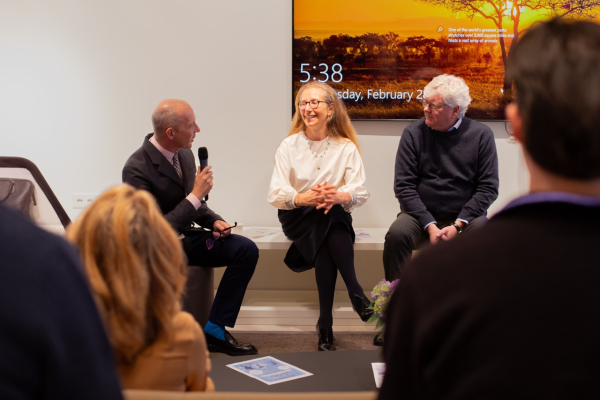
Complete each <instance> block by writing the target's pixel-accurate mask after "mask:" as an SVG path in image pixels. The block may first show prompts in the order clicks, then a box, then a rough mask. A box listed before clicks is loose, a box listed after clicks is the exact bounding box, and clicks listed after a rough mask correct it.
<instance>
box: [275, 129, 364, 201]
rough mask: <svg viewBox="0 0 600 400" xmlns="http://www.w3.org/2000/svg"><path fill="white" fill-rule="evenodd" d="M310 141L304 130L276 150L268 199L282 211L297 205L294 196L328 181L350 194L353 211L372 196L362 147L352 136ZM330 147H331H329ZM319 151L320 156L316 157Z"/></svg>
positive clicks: (285, 140)
mask: <svg viewBox="0 0 600 400" xmlns="http://www.w3.org/2000/svg"><path fill="white" fill-rule="evenodd" d="M327 140H328V139H324V140H321V141H313V140H308V138H307V137H306V135H304V133H303V132H300V133H295V134H293V135H290V136H288V137H286V138H285V139H284V140H283V141H282V142H281V144H280V145H279V148H278V149H277V151H276V152H275V168H273V176H272V177H271V185H270V187H269V195H268V197H267V200H268V201H269V203H271V205H273V206H274V207H277V208H278V209H281V210H291V209H293V208H295V205H294V197H295V196H296V194H298V193H305V192H308V191H309V190H310V189H311V188H312V187H314V186H316V185H317V184H320V183H323V182H327V184H328V185H333V186H335V187H336V188H337V191H339V192H346V193H350V195H351V196H352V201H351V202H350V204H349V205H347V206H345V207H344V209H345V210H346V212H352V210H354V209H355V208H357V207H360V206H362V205H363V204H364V203H365V202H366V201H367V199H368V198H369V196H370V195H369V191H368V190H367V189H366V188H365V186H364V185H365V179H366V178H365V168H364V165H363V162H362V157H361V156H360V153H359V152H358V149H357V148H356V146H355V145H354V143H352V141H351V140H349V139H340V140H334V139H332V138H329V144H328V143H327ZM326 148H327V150H326ZM315 154H316V157H315Z"/></svg>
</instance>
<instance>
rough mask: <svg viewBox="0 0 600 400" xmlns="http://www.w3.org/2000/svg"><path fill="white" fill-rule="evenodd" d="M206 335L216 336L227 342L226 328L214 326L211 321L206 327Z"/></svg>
mask: <svg viewBox="0 0 600 400" xmlns="http://www.w3.org/2000/svg"><path fill="white" fill-rule="evenodd" d="M204 333H206V334H207V335H210V336H214V337H216V338H217V339H220V340H225V328H223V327H222V326H219V325H217V324H213V323H212V322H210V321H208V322H207V323H206V326H205V327H204Z"/></svg>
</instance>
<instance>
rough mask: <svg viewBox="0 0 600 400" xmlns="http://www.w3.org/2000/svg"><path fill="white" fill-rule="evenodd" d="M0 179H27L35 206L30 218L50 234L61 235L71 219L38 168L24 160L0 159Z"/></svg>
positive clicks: (19, 158)
mask: <svg viewBox="0 0 600 400" xmlns="http://www.w3.org/2000/svg"><path fill="white" fill-rule="evenodd" d="M0 178H15V179H27V180H29V181H31V182H32V183H33V184H34V186H35V189H34V195H35V199H36V204H35V205H34V206H33V207H32V210H31V218H32V219H33V221H34V222H35V223H36V224H37V225H38V226H40V227H41V228H44V229H46V230H48V231H50V232H52V233H56V234H59V235H63V234H64V233H65V228H66V227H67V225H69V224H70V223H71V219H70V218H69V216H68V215H67V212H66V211H65V209H64V208H63V207H62V205H61V204H60V202H59V201H58V199H57V198H56V195H55V194H54V192H53V191H52V189H50V185H48V182H46V179H44V176H43V175H42V173H41V172H40V170H39V169H38V167H37V166H36V165H35V164H34V163H33V162H31V161H29V160H28V159H26V158H21V157H0Z"/></svg>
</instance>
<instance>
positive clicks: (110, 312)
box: [67, 184, 186, 364]
mask: <svg viewBox="0 0 600 400" xmlns="http://www.w3.org/2000/svg"><path fill="white" fill-rule="evenodd" d="M67 238H68V239H69V240H70V241H71V242H72V243H74V244H75V246H76V247H77V248H78V250H79V254H80V256H81V258H82V260H83V263H84V265H85V268H86V270H87V274H88V277H89V280H90V285H91V287H92V290H93V292H94V293H95V295H96V298H97V301H98V305H99V308H100V311H101V313H102V314H103V316H104V320H105V323H106V326H107V330H108V337H109V339H110V342H111V344H112V347H113V349H114V352H115V355H116V358H117V361H118V362H119V363H120V364H130V363H133V362H134V361H135V358H136V357H137V355H138V354H139V353H140V352H142V351H143V350H144V349H145V348H147V347H148V346H150V345H151V344H152V343H154V342H155V341H156V340H157V338H158V337H159V336H161V335H166V336H167V337H169V336H170V335H171V328H172V327H171V324H172V319H173V316H174V315H175V314H176V313H177V312H178V311H179V310H180V306H179V298H180V297H181V293H182V291H183V287H184V284H185V278H186V276H185V268H186V266H185V264H184V259H183V250H182V247H181V242H180V240H179V239H178V238H177V235H176V234H175V232H174V231H173V229H172V228H171V226H170V225H169V223H168V222H167V221H166V220H165V219H164V218H163V216H162V215H161V213H160V211H159V209H158V206H157V205H156V202H155V200H154V198H153V197H152V195H150V194H149V193H148V192H146V191H143V190H136V189H134V188H133V187H131V186H129V185H126V184H124V185H121V186H117V187H115V188H112V189H109V190H108V191H106V192H105V193H104V194H102V195H101V196H100V197H99V198H98V199H97V200H96V201H94V202H93V203H92V204H91V205H90V206H89V207H88V208H87V209H86V210H85V211H84V212H83V214H82V215H81V216H80V217H79V218H78V219H77V220H76V221H75V222H74V223H73V224H71V225H70V226H69V228H68V229H67Z"/></svg>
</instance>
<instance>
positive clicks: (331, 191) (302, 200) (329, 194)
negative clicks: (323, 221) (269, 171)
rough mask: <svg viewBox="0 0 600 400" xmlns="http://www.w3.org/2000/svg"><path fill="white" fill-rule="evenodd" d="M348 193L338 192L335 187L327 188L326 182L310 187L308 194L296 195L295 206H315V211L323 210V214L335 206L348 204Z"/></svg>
mask: <svg viewBox="0 0 600 400" xmlns="http://www.w3.org/2000/svg"><path fill="white" fill-rule="evenodd" d="M351 201H352V196H351V195H350V193H346V192H338V191H337V190H336V188H335V186H328V185H327V182H326V181H325V182H323V183H320V184H318V185H316V186H314V187H312V188H311V189H310V190H309V191H308V192H306V193H302V194H300V193H299V194H298V195H297V197H296V204H297V205H299V206H315V207H316V209H317V210H321V209H323V210H325V214H327V213H328V212H329V210H331V207H333V206H334V205H336V204H340V205H342V206H345V205H348V204H350V202H351Z"/></svg>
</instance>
